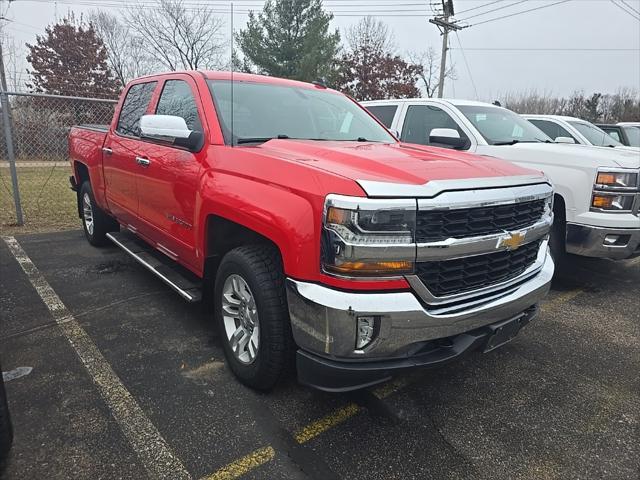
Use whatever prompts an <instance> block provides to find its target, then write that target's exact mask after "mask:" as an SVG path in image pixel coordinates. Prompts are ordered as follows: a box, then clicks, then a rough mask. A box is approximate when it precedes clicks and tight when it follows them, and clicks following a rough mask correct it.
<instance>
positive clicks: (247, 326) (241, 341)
mask: <svg viewBox="0 0 640 480" xmlns="http://www.w3.org/2000/svg"><path fill="white" fill-rule="evenodd" d="M222 319H223V321H224V329H225V333H226V334H227V340H228V341H229V345H230V346H231V350H232V351H233V354H234V356H235V357H236V358H237V359H238V360H239V361H240V362H241V363H244V364H245V365H248V364H251V363H253V362H254V361H255V359H256V357H257V356H258V347H259V342H260V322H259V320H258V307H257V306H256V300H255V298H254V296H253V293H252V292H251V289H250V288H249V285H247V282H246V281H245V280H244V279H243V278H242V277H241V276H240V275H236V274H232V275H229V276H228V277H227V279H226V280H225V281H224V286H223V287H222Z"/></svg>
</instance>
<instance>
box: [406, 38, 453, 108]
mask: <svg viewBox="0 0 640 480" xmlns="http://www.w3.org/2000/svg"><path fill="white" fill-rule="evenodd" d="M409 61H410V62H411V63H413V64H416V65H420V67H421V69H420V73H419V76H420V82H419V83H420V84H421V86H422V89H423V91H424V93H425V94H426V96H427V97H429V98H432V97H434V96H435V95H436V94H437V93H438V87H439V86H440V55H439V54H438V53H436V51H435V49H434V48H433V47H429V48H428V49H427V50H426V51H423V52H410V53H409ZM444 78H445V81H446V80H447V79H449V80H456V79H457V77H456V71H455V66H454V65H449V67H448V68H447V70H446V71H445V73H444Z"/></svg>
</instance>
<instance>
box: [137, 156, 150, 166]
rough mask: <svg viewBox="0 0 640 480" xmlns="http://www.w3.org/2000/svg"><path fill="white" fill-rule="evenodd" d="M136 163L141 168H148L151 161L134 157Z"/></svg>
mask: <svg viewBox="0 0 640 480" xmlns="http://www.w3.org/2000/svg"><path fill="white" fill-rule="evenodd" d="M136 163H137V164H138V165H142V166H143V167H148V166H149V165H151V160H149V159H148V158H144V157H136Z"/></svg>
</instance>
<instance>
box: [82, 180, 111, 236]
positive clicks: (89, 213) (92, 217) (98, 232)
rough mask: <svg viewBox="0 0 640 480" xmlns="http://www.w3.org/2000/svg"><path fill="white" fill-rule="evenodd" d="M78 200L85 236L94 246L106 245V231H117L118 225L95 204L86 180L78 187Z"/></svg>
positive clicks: (89, 185)
mask: <svg viewBox="0 0 640 480" xmlns="http://www.w3.org/2000/svg"><path fill="white" fill-rule="evenodd" d="M78 201H79V202H80V212H81V214H82V227H83V229H84V235H85V237H87V240H88V241H89V243H90V244H91V245H93V246H94V247H101V246H103V245H106V244H107V243H108V241H107V240H108V239H107V233H109V232H114V231H117V230H118V229H119V225H118V222H116V221H115V220H114V219H113V218H111V217H110V216H109V215H107V213H106V212H105V211H104V210H102V209H101V208H100V207H99V206H98V205H97V204H96V200H95V197H94V196H93V190H92V189H91V183H89V181H88V180H87V181H85V182H84V183H83V184H82V187H81V188H80V195H79V198H78Z"/></svg>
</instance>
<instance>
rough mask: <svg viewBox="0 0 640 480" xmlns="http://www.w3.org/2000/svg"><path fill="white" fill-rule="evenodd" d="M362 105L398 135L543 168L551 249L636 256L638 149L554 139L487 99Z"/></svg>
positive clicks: (639, 239)
mask: <svg viewBox="0 0 640 480" xmlns="http://www.w3.org/2000/svg"><path fill="white" fill-rule="evenodd" d="M363 105H364V106H365V107H366V108H367V109H368V110H369V111H370V112H371V113H373V114H374V115H375V116H376V117H378V119H380V121H381V122H382V123H384V124H385V125H386V126H387V127H388V128H389V129H390V130H392V131H395V132H396V133H397V134H398V135H399V136H400V139H401V140H402V141H404V142H408V143H417V144H422V145H432V146H436V147H445V148H455V149H457V150H466V151H469V152H473V153H478V154H481V155H488V156H493V157H497V158H501V159H504V160H510V161H512V162H514V163H517V164H519V165H522V166H526V167H529V168H535V169H538V170H542V171H544V173H545V174H546V175H547V176H548V177H549V178H550V179H551V181H552V182H553V183H554V187H555V191H556V195H555V205H554V213H555V217H556V221H555V223H554V230H553V233H552V238H551V246H552V251H553V253H554V255H556V256H560V255H561V254H562V253H563V252H564V251H567V252H569V253H574V254H578V255H585V256H591V257H606V258H613V259H624V258H630V257H634V256H638V255H640V218H639V217H638V211H639V210H640V152H637V151H626V150H621V149H617V148H600V147H589V146H579V145H559V144H556V143H555V142H554V141H553V140H552V139H551V138H549V137H548V136H547V135H545V134H544V132H542V131H541V130H539V129H538V128H537V127H535V126H534V125H533V124H531V123H529V122H528V121H526V120H525V119H524V118H522V117H521V116H519V115H517V114H516V113H514V112H512V111H510V110H507V109H505V108H501V107H497V106H495V105H491V104H488V103H481V102H473V101H467V100H443V99H425V98H421V99H414V100H383V101H371V102H363ZM435 167H436V165H433V166H431V167H429V166H427V167H426V168H435Z"/></svg>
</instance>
